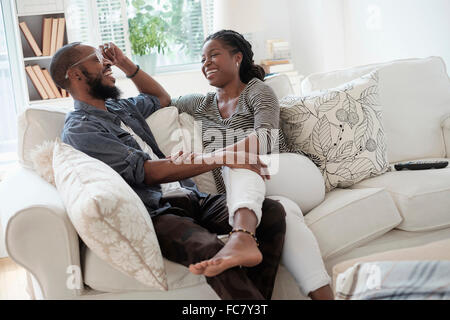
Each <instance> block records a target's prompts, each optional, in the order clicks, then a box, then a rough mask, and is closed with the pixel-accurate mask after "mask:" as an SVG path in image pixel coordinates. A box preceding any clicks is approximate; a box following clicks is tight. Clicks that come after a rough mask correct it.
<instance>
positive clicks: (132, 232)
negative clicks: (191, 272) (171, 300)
mask: <svg viewBox="0 0 450 320" xmlns="http://www.w3.org/2000/svg"><path fill="white" fill-rule="evenodd" d="M53 170H54V175H55V182H56V188H57V189H58V191H59V193H60V195H61V198H62V200H63V202H64V205H65V207H66V210H67V213H68V215H69V218H70V220H71V221H72V223H73V225H74V227H75V229H76V230H77V232H78V234H79V236H80V237H81V239H83V241H84V243H85V244H86V245H87V246H88V247H89V249H91V250H92V251H93V252H94V253H95V254H97V255H98V256H99V257H100V258H101V259H103V260H105V261H106V262H108V263H109V264H111V266H113V267H114V268H116V269H117V270H119V271H122V272H123V273H125V274H127V275H129V276H131V277H133V278H135V279H136V280H138V281H140V282H142V283H143V284H145V285H147V286H149V287H151V288H159V289H162V290H167V289H168V287H167V277H166V272H165V269H164V264H163V257H162V254H161V250H160V248H159V244H158V240H157V238H156V234H155V230H154V228H153V223H152V221H151V219H150V215H149V213H148V211H147V209H146V208H145V205H144V204H143V202H142V201H141V199H140V198H139V197H138V195H137V194H136V193H135V192H134V191H133V189H131V187H130V186H129V185H128V184H127V183H126V182H125V180H123V178H122V177H121V176H120V175H119V174H118V173H117V172H116V171H114V170H113V169H112V168H111V167H109V166H108V165H107V164H105V163H103V162H102V161H100V160H97V159H94V158H92V157H89V156H88V155H86V154H84V153H82V152H80V151H78V150H76V149H74V148H73V147H72V146H70V145H68V144H65V143H62V142H60V141H59V139H57V141H56V142H55V147H54V151H53Z"/></svg>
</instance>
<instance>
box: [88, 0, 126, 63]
mask: <svg viewBox="0 0 450 320" xmlns="http://www.w3.org/2000/svg"><path fill="white" fill-rule="evenodd" d="M96 4H97V8H96V11H97V18H98V20H97V21H98V30H99V31H98V32H99V34H100V42H101V43H106V42H114V43H115V44H116V45H117V46H118V47H119V48H120V49H121V50H122V51H123V53H124V54H125V55H127V54H128V53H129V52H130V50H129V46H128V43H127V41H128V19H127V17H126V3H125V0H96Z"/></svg>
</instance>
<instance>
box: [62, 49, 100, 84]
mask: <svg viewBox="0 0 450 320" xmlns="http://www.w3.org/2000/svg"><path fill="white" fill-rule="evenodd" d="M93 56H97V59H98V61H99V62H100V63H101V64H103V59H104V58H103V55H102V53H101V52H100V50H97V49H96V50H95V52H93V53H91V54H90V55H88V56H87V57H84V58H82V59H81V60H78V61H77V62H75V63H74V64H72V65H70V66H69V67H68V68H67V71H66V76H65V79H69V69H70V68H73V67H75V66H76V65H79V64H80V63H83V62H85V61H86V60H88V59H89V58H91V57H93Z"/></svg>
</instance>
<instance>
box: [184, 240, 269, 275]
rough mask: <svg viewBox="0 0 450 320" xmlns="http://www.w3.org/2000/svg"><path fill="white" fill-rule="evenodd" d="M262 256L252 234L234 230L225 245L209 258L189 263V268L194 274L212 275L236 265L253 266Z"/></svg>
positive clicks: (258, 262)
mask: <svg viewBox="0 0 450 320" xmlns="http://www.w3.org/2000/svg"><path fill="white" fill-rule="evenodd" d="M262 259H263V256H262V254H261V251H259V249H258V246H257V244H256V241H255V240H254V239H253V237H252V236H250V235H248V234H246V233H242V232H236V233H233V234H232V235H231V236H230V238H229V239H228V241H227V243H226V244H225V246H224V247H223V248H222V249H221V250H220V251H219V252H218V253H217V254H216V255H215V256H214V257H212V258H211V259H209V260H204V261H201V262H199V263H196V264H191V265H190V266H189V270H190V271H191V272H192V273H194V274H203V275H205V276H207V277H214V276H216V275H218V274H220V273H222V272H223V271H225V270H227V269H230V268H233V267H236V266H244V267H254V266H256V265H258V264H260V263H261V261H262Z"/></svg>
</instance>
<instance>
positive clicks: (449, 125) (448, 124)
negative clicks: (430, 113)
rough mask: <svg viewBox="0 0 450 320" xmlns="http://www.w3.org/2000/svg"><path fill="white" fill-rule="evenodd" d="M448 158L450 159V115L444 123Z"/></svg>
mask: <svg viewBox="0 0 450 320" xmlns="http://www.w3.org/2000/svg"><path fill="white" fill-rule="evenodd" d="M442 130H443V135H444V143H445V153H446V157H447V158H450V114H448V115H446V117H445V119H444V120H443V121H442Z"/></svg>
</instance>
